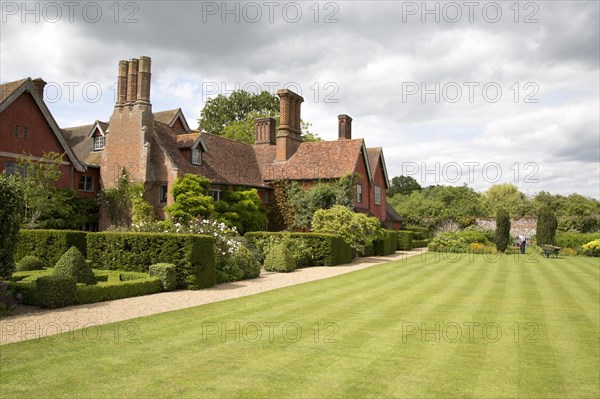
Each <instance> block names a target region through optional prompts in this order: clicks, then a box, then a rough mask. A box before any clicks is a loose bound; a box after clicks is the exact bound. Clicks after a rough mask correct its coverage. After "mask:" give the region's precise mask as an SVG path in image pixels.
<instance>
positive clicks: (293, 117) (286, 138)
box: [276, 89, 304, 161]
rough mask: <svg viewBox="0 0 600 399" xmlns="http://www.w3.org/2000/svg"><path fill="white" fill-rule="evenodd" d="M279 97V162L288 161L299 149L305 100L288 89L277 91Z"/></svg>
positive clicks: (277, 157) (277, 154) (277, 155)
mask: <svg viewBox="0 0 600 399" xmlns="http://www.w3.org/2000/svg"><path fill="white" fill-rule="evenodd" d="M277 95H278V96H279V129H277V136H276V140H277V151H276V159H277V160H278V161H287V160H288V159H289V158H290V157H291V156H292V155H294V153H295V152H296V150H297V149H298V147H299V146H300V143H301V142H302V138H301V137H300V134H301V130H300V107H301V104H302V102H303V101H304V99H303V98H302V97H301V96H299V95H298V94H296V93H294V92H293V91H291V90H288V89H282V90H278V91H277Z"/></svg>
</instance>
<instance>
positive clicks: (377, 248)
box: [373, 230, 398, 256]
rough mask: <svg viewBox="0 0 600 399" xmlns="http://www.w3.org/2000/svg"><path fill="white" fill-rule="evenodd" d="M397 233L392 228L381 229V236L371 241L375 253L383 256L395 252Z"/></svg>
mask: <svg viewBox="0 0 600 399" xmlns="http://www.w3.org/2000/svg"><path fill="white" fill-rule="evenodd" d="M397 246H398V234H397V233H396V232H395V231H393V230H383V238H381V239H378V240H375V241H373V251H374V252H375V255H379V256H385V255H391V254H394V253H396V247H397Z"/></svg>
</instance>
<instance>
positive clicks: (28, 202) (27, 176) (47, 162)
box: [17, 152, 63, 229]
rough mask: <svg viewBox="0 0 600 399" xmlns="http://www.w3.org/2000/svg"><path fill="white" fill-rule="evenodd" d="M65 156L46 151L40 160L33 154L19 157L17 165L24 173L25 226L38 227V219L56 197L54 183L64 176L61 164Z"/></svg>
mask: <svg viewBox="0 0 600 399" xmlns="http://www.w3.org/2000/svg"><path fill="white" fill-rule="evenodd" d="M62 161H63V156H62V155H61V154H58V153H56V152H48V153H44V154H43V155H42V157H41V159H40V160H39V161H35V160H34V159H33V157H32V156H30V155H24V156H21V157H18V158H17V167H18V168H19V169H20V171H21V173H22V177H23V179H22V189H23V199H24V203H25V219H24V226H25V227H26V228H30V229H33V228H36V227H39V226H38V219H39V218H40V217H41V216H42V215H43V214H44V211H45V210H47V209H48V205H49V203H51V202H52V201H53V200H54V198H55V193H56V188H55V187H54V183H55V182H57V181H58V180H59V179H60V177H61V176H62V172H61V171H60V164H61V163H62Z"/></svg>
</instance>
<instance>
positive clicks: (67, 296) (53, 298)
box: [35, 276, 77, 308]
mask: <svg viewBox="0 0 600 399" xmlns="http://www.w3.org/2000/svg"><path fill="white" fill-rule="evenodd" d="M35 285H36V294H35V296H36V301H37V305H38V306H41V307H43V308H62V307H64V306H69V305H74V304H75V302H76V294H77V280H76V279H75V277H72V276H43V277H40V278H38V279H37V280H36V281H35Z"/></svg>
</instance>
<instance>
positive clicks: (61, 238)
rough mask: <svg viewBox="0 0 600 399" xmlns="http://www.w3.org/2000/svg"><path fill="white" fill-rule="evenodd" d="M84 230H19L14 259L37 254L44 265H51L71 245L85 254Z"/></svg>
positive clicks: (85, 234) (17, 259)
mask: <svg viewBox="0 0 600 399" xmlns="http://www.w3.org/2000/svg"><path fill="white" fill-rule="evenodd" d="M86 236H87V233H86V232H85V231H75V230H21V231H19V241H18V242H17V250H16V253H15V261H19V260H20V259H21V258H23V257H25V256H28V255H32V256H37V257H38V258H39V259H40V260H41V261H42V262H43V264H44V267H53V266H54V265H55V264H56V262H58V260H59V259H60V257H61V256H62V255H63V254H64V253H65V252H67V250H68V249H69V248H71V247H76V248H77V249H78V250H79V251H80V252H81V253H82V254H83V256H86V248H87V243H86Z"/></svg>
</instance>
